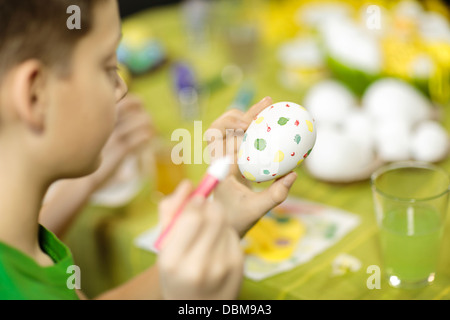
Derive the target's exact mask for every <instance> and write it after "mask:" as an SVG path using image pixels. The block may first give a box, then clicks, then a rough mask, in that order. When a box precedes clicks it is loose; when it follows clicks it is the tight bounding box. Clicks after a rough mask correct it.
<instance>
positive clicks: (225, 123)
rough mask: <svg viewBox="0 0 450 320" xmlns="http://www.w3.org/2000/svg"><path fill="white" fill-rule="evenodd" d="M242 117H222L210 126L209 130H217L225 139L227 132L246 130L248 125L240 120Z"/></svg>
mask: <svg viewBox="0 0 450 320" xmlns="http://www.w3.org/2000/svg"><path fill="white" fill-rule="evenodd" d="M243 117H244V114H242V115H241V116H239V117H238V116H235V115H227V116H222V117H221V118H220V119H219V120H217V121H216V122H215V123H213V124H212V125H211V127H210V129H215V130H219V131H220V132H221V134H222V136H223V138H225V137H226V133H227V130H239V129H241V130H242V131H244V130H247V128H248V125H249V124H248V123H247V122H245V121H243V120H242V119H243ZM211 133H212V132H211Z"/></svg>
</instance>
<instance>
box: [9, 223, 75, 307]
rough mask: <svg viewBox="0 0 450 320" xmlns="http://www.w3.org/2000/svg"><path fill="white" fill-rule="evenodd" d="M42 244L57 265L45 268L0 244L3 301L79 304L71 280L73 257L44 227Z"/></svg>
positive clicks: (41, 230)
mask: <svg viewBox="0 0 450 320" xmlns="http://www.w3.org/2000/svg"><path fill="white" fill-rule="evenodd" d="M39 243H40V245H41V248H42V250H43V251H44V252H45V253H46V254H47V255H48V256H49V257H50V258H51V259H52V260H53V261H54V265H53V266H49V267H42V266H40V265H39V264H37V263H36V262H35V261H34V260H33V259H32V258H31V257H29V256H27V255H26V254H24V253H22V252H21V251H19V250H17V249H14V248H12V247H10V246H8V245H6V244H4V243H1V242H0V300H77V299H78V296H77V294H76V292H75V290H72V289H69V288H68V286H67V280H68V279H69V277H70V276H71V275H72V274H73V273H72V272H69V273H67V272H68V270H67V268H68V267H69V266H72V265H74V262H73V258H72V254H71V252H70V250H69V248H68V247H67V246H65V245H64V244H63V243H62V242H61V241H60V240H59V239H58V238H57V237H56V236H55V235H54V234H53V233H51V232H50V231H48V230H47V229H45V228H44V227H42V226H41V227H40V230H39Z"/></svg>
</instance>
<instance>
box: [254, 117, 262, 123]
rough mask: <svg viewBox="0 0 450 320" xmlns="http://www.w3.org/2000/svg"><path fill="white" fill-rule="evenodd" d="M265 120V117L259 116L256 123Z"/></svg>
mask: <svg viewBox="0 0 450 320" xmlns="http://www.w3.org/2000/svg"><path fill="white" fill-rule="evenodd" d="M263 121H264V117H259V118H257V119H256V120H255V123H256V124H260V123H261V122H263Z"/></svg>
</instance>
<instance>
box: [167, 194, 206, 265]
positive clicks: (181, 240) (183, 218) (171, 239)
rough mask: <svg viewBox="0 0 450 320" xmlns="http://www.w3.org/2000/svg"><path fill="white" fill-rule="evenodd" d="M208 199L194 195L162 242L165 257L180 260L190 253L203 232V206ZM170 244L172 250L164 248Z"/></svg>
mask: <svg viewBox="0 0 450 320" xmlns="http://www.w3.org/2000/svg"><path fill="white" fill-rule="evenodd" d="M205 201H206V199H204V198H202V197H194V198H192V199H190V200H189V201H188V202H187V203H186V205H185V207H184V209H183V212H182V213H181V214H180V216H179V217H178V220H177V221H175V222H174V224H173V227H172V229H171V230H169V232H168V233H167V236H166V238H165V239H164V240H163V242H162V248H163V251H165V257H166V258H167V259H169V260H170V261H179V260H180V259H181V257H182V256H185V255H186V254H188V253H190V251H191V250H192V246H194V245H195V243H196V242H197V241H196V239H198V238H199V237H200V236H201V234H202V225H203V217H202V211H201V210H202V206H204V203H205ZM168 246H170V250H164V248H167V247H168Z"/></svg>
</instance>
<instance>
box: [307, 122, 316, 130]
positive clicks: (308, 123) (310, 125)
mask: <svg viewBox="0 0 450 320" xmlns="http://www.w3.org/2000/svg"><path fill="white" fill-rule="evenodd" d="M306 125H307V126H308V130H309V132H313V130H314V126H313V124H312V122H311V121H309V120H306Z"/></svg>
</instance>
